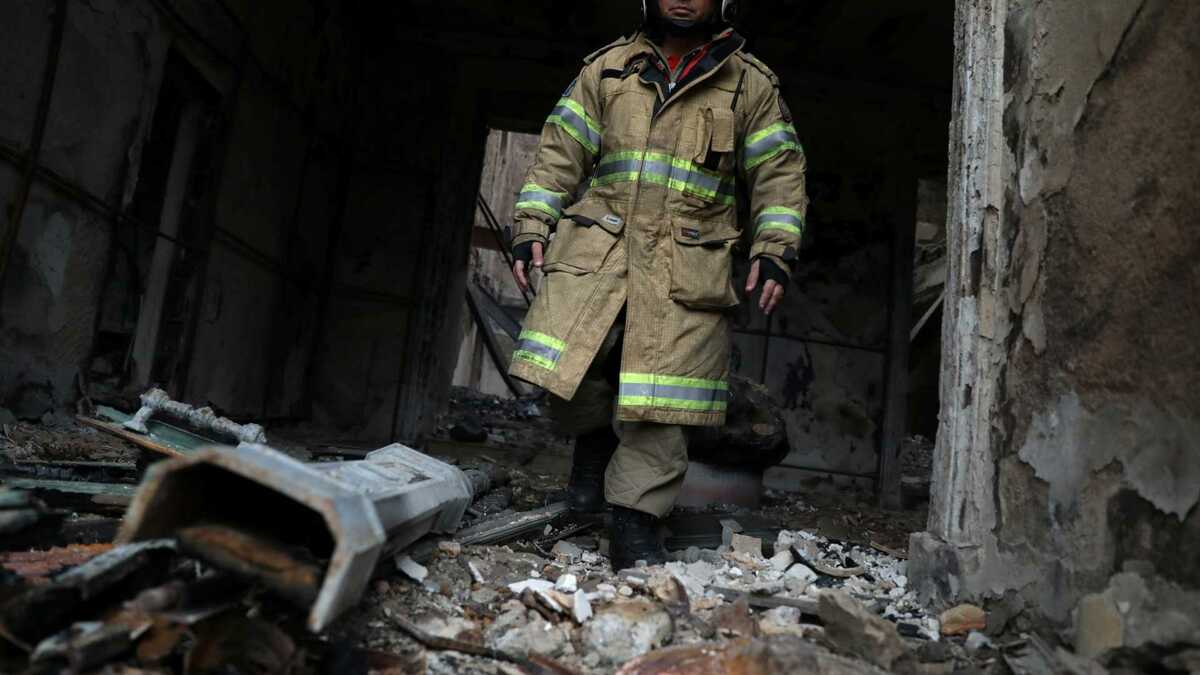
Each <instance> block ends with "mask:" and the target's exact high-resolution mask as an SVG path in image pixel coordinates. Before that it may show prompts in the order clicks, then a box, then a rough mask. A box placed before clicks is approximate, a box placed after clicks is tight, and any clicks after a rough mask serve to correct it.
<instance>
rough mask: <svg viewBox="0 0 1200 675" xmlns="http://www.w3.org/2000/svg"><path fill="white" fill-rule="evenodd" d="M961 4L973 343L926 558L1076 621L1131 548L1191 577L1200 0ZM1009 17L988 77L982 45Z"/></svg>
mask: <svg viewBox="0 0 1200 675" xmlns="http://www.w3.org/2000/svg"><path fill="white" fill-rule="evenodd" d="M959 7H960V10H959V11H960V36H959V37H960V39H959V51H960V57H959V83H958V88H957V92H956V93H957V96H958V97H959V105H958V112H959V119H957V120H956V125H958V131H959V133H957V134H956V135H955V140H956V144H955V145H954V146H953V147H952V154H955V153H961V157H963V158H965V159H962V160H959V161H958V167H957V168H959V169H962V170H963V173H960V174H959V175H957V176H956V175H954V174H953V173H952V176H951V181H952V189H951V197H952V199H951V202H952V210H951V218H952V219H951V226H952V238H957V242H953V241H952V244H951V255H952V256H955V255H956V254H957V255H958V256H959V257H958V259H957V260H953V261H952V266H951V288H952V292H954V293H956V294H957V297H953V298H952V299H953V304H954V307H953V309H952V310H951V311H948V314H947V321H946V326H945V332H946V338H947V340H953V341H954V343H955V344H954V346H953V347H951V348H950V349H948V352H947V359H946V361H945V362H944V363H945V365H944V371H943V383H944V384H943V409H942V430H941V436H940V437H939V444H938V451H937V453H936V456H935V490H934V492H935V494H934V498H933V509H932V512H931V514H930V527H929V530H930V531H929V533H927V534H924V535H918V536H916V537H915V538H914V542H913V543H914V546H913V548H914V575H915V576H916V577H918V578H921V583H922V584H923V589H924V591H925V593H926V594H927V595H930V596H933V597H935V598H938V599H942V600H950V599H952V598H953V597H956V596H966V597H971V598H976V599H978V598H986V597H996V596H999V595H1002V594H1004V593H1005V592H1008V591H1016V592H1018V593H1019V594H1020V595H1021V596H1023V597H1024V599H1025V600H1026V602H1027V603H1028V604H1029V605H1030V606H1032V607H1034V608H1036V609H1035V613H1036V614H1037V615H1038V616H1040V617H1042V618H1046V619H1049V620H1051V621H1052V622H1055V623H1058V624H1063V623H1065V622H1066V621H1067V620H1068V619H1069V617H1070V612H1071V610H1072V609H1073V608H1074V607H1075V605H1076V603H1077V601H1078V599H1079V598H1080V596H1081V595H1082V594H1085V593H1089V592H1095V591H1099V590H1101V589H1103V588H1104V586H1105V585H1106V584H1107V583H1108V580H1109V577H1110V576H1112V575H1113V574H1114V573H1115V572H1117V571H1119V570H1120V569H1121V568H1122V566H1123V565H1124V564H1125V563H1127V562H1129V561H1132V560H1148V561H1149V562H1150V563H1152V564H1153V565H1154V566H1155V567H1156V568H1157V570H1158V572H1159V573H1160V574H1161V575H1162V576H1164V577H1165V578H1167V579H1170V580H1172V581H1175V582H1179V583H1181V584H1184V585H1186V586H1191V587H1193V588H1194V587H1196V586H1197V584H1198V583H1200V574H1198V573H1197V572H1196V570H1197V569H1200V537H1197V536H1196V535H1197V532H1198V531H1200V508H1197V507H1196V503H1197V501H1200V464H1198V463H1197V461H1196V458H1197V457H1198V456H1200V392H1198V391H1197V389H1196V387H1195V383H1196V382H1197V381H1200V347H1198V346H1197V337H1200V300H1198V298H1200V265H1197V263H1196V260H1197V259H1198V256H1200V236H1197V234H1196V231H1195V226H1194V219H1195V216H1194V214H1195V213H1196V212H1197V209H1198V208H1200V195H1198V193H1197V191H1196V189H1195V186H1196V185H1197V184H1200V165H1198V164H1197V162H1196V157H1197V156H1200V147H1198V145H1200V122H1198V120H1197V118H1196V115H1195V111H1196V110H1197V109H1200V91H1198V90H1197V88H1196V86H1195V83H1196V81H1197V78H1200V45H1198V44H1197V42H1196V41H1195V37H1194V36H1195V34H1196V32H1197V30H1200V5H1198V4H1196V3H1190V2H1172V1H1170V0H1114V1H1113V2H1104V3H1094V2H1088V1H1086V0H1064V1H1057V0H1056V1H1055V2H1044V1H1039V0H1010V1H1009V2H1003V1H997V0H979V1H972V2H960V5H959ZM1001 27H1002V29H1003V31H1004V35H1005V39H1004V43H1003V70H1002V77H1003V80H1002V81H1003V94H1002V97H1001V96H999V95H997V96H996V97H994V98H993V97H988V96H986V95H983V94H981V91H985V90H987V88H988V87H989V86H992V83H994V82H996V81H997V80H998V79H999V75H1000V73H1001V71H1000V69H999V68H998V65H999V64H997V63H996V62H994V61H988V60H987V59H986V58H985V57H984V56H983V55H982V54H981V53H980V50H982V49H983V47H984V46H985V45H986V43H987V41H988V34H989V31H990V34H991V35H996V34H997V30H998V29H1000V28H1001ZM996 46H998V45H996ZM985 51H986V50H985ZM998 53H999V51H998V50H993V51H992V54H993V58H994V56H995V54H998ZM964 73H965V74H966V79H964ZM995 93H996V94H999V91H997V92H995ZM969 99H974V100H975V101H982V103H979V104H975V103H972V102H971V100H969ZM988 102H990V103H991V105H986V103H988ZM1001 110H1002V112H1003V126H1002V127H1000V126H998V125H997V124H996V122H997V121H998V120H996V119H995V118H994V117H993V116H995V115H998V114H999V113H1000V111H1001ZM989 119H990V120H991V121H990V122H989V121H988V120H989ZM977 157H978V158H983V159H982V161H978V162H975V160H974V158H977ZM972 162H975V163H972ZM972 181H977V182H978V183H979V184H981V185H984V186H987V188H986V189H984V190H982V191H977V192H973V193H960V195H961V194H965V195H966V196H965V197H963V198H962V199H960V200H959V201H958V204H959V207H958V208H957V209H955V208H954V206H953V204H954V203H955V194H956V191H955V188H956V187H959V188H961V187H963V186H969V185H971V183H972ZM980 195H982V198H980ZM956 217H957V218H958V220H957V223H956ZM971 233H976V234H971ZM947 344H949V342H947Z"/></svg>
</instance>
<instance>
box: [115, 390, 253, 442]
mask: <svg viewBox="0 0 1200 675" xmlns="http://www.w3.org/2000/svg"><path fill="white" fill-rule="evenodd" d="M141 401H142V407H141V408H140V409H139V410H138V411H137V413H136V414H134V416H133V418H132V419H130V420H129V421H127V422H125V423H124V424H122V425H121V426H123V427H125V428H126V429H129V430H130V431H136V432H137V433H139V434H149V433H150V430H149V429H147V428H146V422H148V421H150V418H151V417H152V416H154V415H156V414H159V413H166V414H168V415H170V416H171V417H174V418H176V419H180V420H185V421H187V423H188V424H190V425H191V426H192V427H194V428H196V429H198V430H200V431H212V432H213V433H216V434H219V435H220V436H228V437H232V438H235V439H237V440H238V441H239V442H241V443H258V444H262V443H266V442H267V434H266V431H265V430H264V429H263V428H262V426H261V425H258V424H238V423H237V422H234V421H233V420H230V419H227V418H224V417H218V416H217V415H216V413H214V412H213V410H212V408H209V407H207V406H205V407H203V408H194V407H192V406H190V405H188V404H186V403H180V402H179V401H172V400H171V397H170V396H168V395H167V392H165V391H163V390H162V389H151V390H150V391H148V392H146V393H144V394H142V396H141Z"/></svg>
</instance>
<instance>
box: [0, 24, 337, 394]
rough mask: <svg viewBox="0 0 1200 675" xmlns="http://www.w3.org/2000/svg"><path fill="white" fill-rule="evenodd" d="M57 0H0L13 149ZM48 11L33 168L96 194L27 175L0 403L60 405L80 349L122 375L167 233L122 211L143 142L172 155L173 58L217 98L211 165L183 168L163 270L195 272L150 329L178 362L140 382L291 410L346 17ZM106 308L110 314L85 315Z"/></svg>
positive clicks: (153, 220) (308, 334) (308, 318)
mask: <svg viewBox="0 0 1200 675" xmlns="http://www.w3.org/2000/svg"><path fill="white" fill-rule="evenodd" d="M55 5H56V3H55V2H52V1H48V0H28V1H22V2H18V3H16V4H15V5H13V6H11V7H6V9H5V21H4V25H3V27H2V28H0V31H4V37H3V39H0V50H4V53H5V56H4V58H3V62H4V63H5V64H6V67H5V68H4V69H3V70H4V72H3V74H2V75H0V77H3V78H5V79H6V81H5V82H4V86H3V88H4V90H5V92H6V94H5V99H4V102H3V105H0V141H2V142H3V143H4V145H5V146H7V147H9V148H11V149H12V150H14V151H16V152H24V151H25V150H26V149H27V148H28V146H29V144H30V142H29V139H30V138H31V135H32V131H31V130H32V127H33V125H34V117H35V108H36V104H37V101H38V99H39V95H40V92H41V90H42V87H43V81H42V79H41V78H40V77H39V76H40V74H41V73H42V71H43V67H44V65H45V63H46V62H47V53H48V51H49V50H48V47H49V45H48V41H49V35H50V33H51V26H52V23H53V21H54V17H55V15H56V13H55V11H53V10H54V7H55ZM63 5H64V7H65V9H66V12H65V21H66V25H65V30H64V35H63V39H62V44H61V49H60V51H59V52H58V53H59V61H58V64H57V68H56V69H53V71H54V73H55V79H54V86H53V89H52V90H51V91H52V98H51V102H50V106H49V115H48V123H47V125H46V129H45V144H44V147H43V148H42V152H41V156H40V158H39V162H40V164H41V165H42V166H44V167H45V168H47V169H49V170H51V171H53V172H55V173H57V174H58V175H59V176H61V177H63V178H64V179H65V180H66V181H67V182H69V184H70V185H71V186H73V187H75V188H78V189H81V190H82V191H84V192H86V193H88V194H90V195H92V196H94V197H96V198H98V200H99V201H100V202H102V203H101V204H99V205H98V206H97V205H93V206H92V207H91V208H84V207H82V206H81V205H80V199H79V196H78V195H74V196H72V195H71V194H69V192H70V191H69V190H67V191H64V190H63V189H51V188H50V187H49V186H48V185H47V182H46V181H45V180H44V179H42V178H38V179H36V180H35V181H34V186H33V194H32V198H31V199H30V202H29V206H28V207H27V208H26V210H25V214H24V217H23V219H22V223H21V228H20V235H19V238H18V241H17V247H16V249H15V252H14V254H13V256H12V258H11V260H10V267H9V269H8V275H7V278H6V283H5V286H4V292H3V297H2V298H0V313H2V325H0V354H3V356H0V405H8V406H10V407H12V408H14V411H15V412H17V414H18V415H21V416H37V415H40V414H41V413H42V412H44V411H45V410H46V409H47V408H51V407H61V406H65V405H67V404H69V403H70V402H71V401H73V400H74V398H75V396H76V393H77V392H76V388H75V386H74V380H75V377H76V375H77V374H82V375H84V376H85V377H86V376H88V375H89V371H90V370H91V368H92V366H93V356H102V357H104V359H103V360H104V363H105V364H106V367H105V368H104V369H102V370H103V372H101V373H97V374H98V375H103V376H111V375H113V374H114V373H113V372H112V370H114V369H116V370H126V369H132V368H131V363H130V360H129V359H130V358H131V351H130V349H131V348H130V343H131V341H132V335H131V333H132V332H133V329H134V327H136V324H137V320H138V318H139V306H140V305H141V303H142V300H143V298H144V297H145V293H146V283H147V282H148V280H149V278H150V275H149V270H148V269H147V267H148V266H147V265H145V263H147V262H148V261H149V253H150V252H153V251H154V247H155V245H156V242H157V243H158V244H161V243H162V242H164V241H166V240H164V239H161V238H159V239H157V240H156V238H155V232H156V231H157V229H158V227H159V216H160V213H159V212H157V211H155V212H153V213H150V214H140V213H136V210H137V205H138V189H139V186H141V184H142V183H143V182H145V181H147V180H149V181H153V180H154V179H155V178H156V176H154V175H149V176H147V175H143V173H142V171H143V169H145V170H146V171H150V172H156V171H160V170H164V169H165V167H160V166H151V167H143V166H142V164H141V163H142V162H143V161H144V160H145V159H146V157H147V155H146V151H147V148H148V147H150V146H151V145H152V144H154V143H155V142H156V141H158V142H162V141H163V140H164V139H165V140H166V141H167V146H166V147H167V149H168V156H169V150H170V145H171V139H173V138H174V134H175V133H176V129H174V128H160V129H155V128H153V124H152V122H153V121H154V120H155V112H156V107H157V106H158V104H159V103H161V102H162V98H161V97H162V95H163V92H164V91H166V89H165V87H164V65H165V64H166V63H167V62H168V60H169V55H174V56H173V58H178V59H180V60H181V62H184V63H186V64H187V67H188V68H191V69H194V70H195V71H196V72H197V73H199V74H200V75H201V77H202V78H203V79H204V80H205V81H206V85H207V86H209V87H211V89H212V91H213V97H214V99H213V100H214V105H213V106H212V107H211V108H209V109H207V110H206V111H205V112H206V114H207V116H206V117H205V118H204V121H203V122H202V127H203V128H204V129H205V130H206V131H205V132H204V133H205V134H206V135H205V136H204V140H205V141H211V143H212V145H213V146H216V147H208V148H205V149H204V151H203V153H202V154H205V156H206V157H208V158H209V159H210V160H211V164H210V165H205V166H201V165H200V163H199V162H197V163H196V164H195V165H194V166H192V167H190V168H188V167H185V170H187V171H190V177H189V178H188V179H186V180H185V181H184V183H188V184H189V192H188V194H187V199H184V200H183V201H184V203H185V204H186V205H187V208H191V209H194V210H195V212H196V213H197V214H198V217H199V219H200V220H203V221H204V223H203V226H197V227H196V228H194V229H192V230H186V231H184V232H182V233H181V234H180V237H179V239H180V243H179V247H180V251H182V252H179V253H178V254H177V256H176V262H175V270H176V273H175V275H174V276H176V277H178V276H179V274H178V273H177V272H178V270H180V269H181V267H180V265H181V263H180V261H182V260H184V258H187V261H186V264H183V266H182V268H186V269H188V270H191V271H193V272H195V273H196V274H195V276H194V277H193V278H192V279H191V281H190V282H189V283H190V287H189V288H190V290H187V291H186V292H184V291H181V292H177V293H174V294H172V295H169V296H168V306H167V307H165V311H164V318H163V321H164V325H166V322H172V321H174V322H176V324H178V325H177V326H173V327H172V330H170V331H168V330H166V329H164V331H163V334H165V335H167V336H168V337H166V338H164V340H163V341H162V342H163V343H162V344H160V345H159V350H158V351H159V353H160V354H161V353H164V352H170V353H171V354H172V355H175V354H177V357H174V356H173V358H175V360H176V361H178V367H171V368H168V369H166V370H165V371H159V372H156V375H155V377H154V380H155V381H158V382H160V383H161V384H163V385H164V386H166V385H170V386H171V389H172V391H173V393H175V394H176V395H177V396H180V397H182V398H187V399H190V400H194V401H199V402H211V403H213V404H215V405H217V406H219V407H220V408H222V409H223V410H226V411H228V412H229V413H231V414H235V415H240V416H256V417H257V416H261V415H263V414H274V415H281V416H293V415H296V414H297V413H298V412H300V411H301V410H300V409H301V408H302V406H301V405H300V401H299V398H300V396H299V394H298V393H297V392H300V391H302V389H301V388H300V387H299V386H295V385H300V384H303V374H304V367H305V366H306V365H307V351H308V349H307V345H308V344H309V343H311V340H312V336H313V334H314V331H315V327H316V324H317V320H316V317H315V316H314V312H315V309H316V308H317V306H318V303H317V302H316V296H317V293H316V290H315V285H308V286H306V284H308V282H309V281H310V280H311V279H313V278H319V277H320V276H321V275H320V268H321V267H322V266H323V265H324V260H325V255H324V249H325V246H324V244H325V235H324V232H323V230H324V228H327V227H329V225H330V223H331V222H332V220H333V217H332V216H331V215H330V214H329V211H330V208H329V203H330V201H331V199H332V195H331V192H332V191H333V188H334V186H335V184H336V180H329V178H330V174H336V170H337V168H338V155H337V154H336V153H334V152H331V147H330V146H331V145H334V144H335V143H336V142H337V137H338V135H339V134H340V132H341V127H342V126H344V122H345V117H346V109H345V107H344V105H343V104H344V102H345V100H346V99H347V98H349V97H348V95H347V88H348V86H349V81H348V78H347V74H348V73H350V72H352V66H353V65H354V64H355V63H357V61H358V60H359V58H358V57H356V56H354V52H353V50H352V49H351V48H350V47H349V46H348V45H349V41H348V40H346V39H345V36H344V31H345V25H344V22H343V20H342V17H339V16H338V15H337V14H336V13H332V12H330V11H329V10H328V9H321V8H318V7H316V6H313V5H309V4H305V5H304V6H303V7H296V6H293V3H282V2H274V3H257V2H256V3H246V2H231V3H228V4H225V5H222V6H216V5H214V4H211V3H192V2H165V1H161V0H154V1H152V0H143V1H137V2H122V3H112V2H90V1H84V0H68V1H67V2H65V3H63ZM214 129H215V131H212V130H214ZM0 176H2V178H0V181H2V182H0V190H2V194H3V197H4V201H5V202H6V204H7V205H8V206H9V209H7V210H6V213H5V218H11V217H12V213H11V209H12V206H13V202H14V201H15V195H16V193H17V186H16V179H15V176H16V173H15V172H14V171H13V168H12V166H11V164H9V163H5V164H3V165H0ZM193 202H199V203H193ZM334 215H336V214H334ZM163 217H164V218H165V216H163ZM4 224H5V226H6V227H9V226H11V225H12V223H10V222H7V221H6V222H5V223H4ZM314 241H315V242H317V245H316V246H313V245H312V243H313V242H314ZM168 245H170V244H168ZM164 283H167V281H166V279H164ZM170 283H174V282H173V281H172V282H170ZM105 298H107V299H110V300H112V301H111V302H105V301H104V299H105ZM102 307H103V308H108V309H112V308H115V312H109V313H108V314H107V315H105V316H100V317H98V316H97V312H98V310H99V309H100V308H102ZM114 313H115V314H116V315H118V316H112V314H114ZM122 313H124V316H120V315H121V314H122ZM281 324H282V325H281ZM120 333H126V335H124V336H121V335H119V334H120ZM98 337H102V338H103V339H98ZM122 337H124V339H125V342H122V341H121V338H122ZM112 338H116V339H115V340H114V339H112ZM110 352H111V353H110ZM133 355H134V356H136V355H137V354H136V353H135V354H133ZM193 362H194V363H195V367H191V366H192V365H193ZM140 365H141V368H142V370H143V371H144V370H148V369H149V368H150V365H149V364H140ZM119 381H120V377H117V378H115V379H114V382H119ZM289 385H292V386H290V387H289ZM272 390H273V391H274V392H275V394H276V395H275V396H274V397H273V398H274V405H273V406H272V407H271V408H270V409H268V406H267V405H266V403H265V399H266V398H268V391H272Z"/></svg>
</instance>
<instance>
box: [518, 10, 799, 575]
mask: <svg viewBox="0 0 1200 675" xmlns="http://www.w3.org/2000/svg"><path fill="white" fill-rule="evenodd" d="M736 5H737V3H736V1H735V0H723V1H722V0H644V1H643V3H642V11H643V19H644V21H643V26H642V29H641V30H639V31H638V32H636V33H635V34H633V35H632V36H630V37H627V38H622V39H620V40H617V41H616V42H614V43H612V44H610V45H608V46H606V47H604V48H603V49H601V50H599V51H597V52H595V53H594V54H592V55H590V56H588V57H587V58H586V59H584V66H583V69H582V71H581V72H580V73H579V76H578V78H577V79H576V80H575V81H574V82H572V83H571V84H570V86H569V87H567V90H566V91H565V92H564V93H563V95H562V98H561V99H560V100H559V101H558V104H557V105H556V107H555V108H554V109H553V111H552V113H551V114H550V116H549V118H548V119H547V120H546V124H545V127H544V128H543V132H542V137H541V145H540V147H539V149H538V153H537V157H536V161H535V162H534V165H533V167H532V169H530V172H529V175H528V178H527V180H526V182H525V185H524V187H523V188H522V192H521V194H520V197H519V198H518V200H517V204H516V213H515V217H514V223H515V224H514V228H513V239H512V244H513V250H514V254H515V258H516V263H515V264H514V266H513V274H514V276H515V277H516V280H517V283H518V284H519V285H520V286H521V287H522V288H525V287H527V285H528V276H527V275H528V272H529V270H530V268H531V267H534V268H540V269H541V271H542V272H543V273H544V275H545V278H544V281H543V282H542V284H541V288H540V289H539V292H538V295H537V299H536V300H535V302H534V303H533V307H532V308H531V309H530V311H529V315H528V316H527V318H526V320H525V323H524V327H523V328H524V330H523V331H522V333H521V335H520V337H519V339H518V344H517V347H516V350H515V351H514V354H513V359H512V365H511V368H510V372H511V373H512V375H513V376H515V377H518V378H520V379H522V380H525V381H527V382H530V383H533V384H535V385H538V386H540V387H543V388H544V389H546V390H547V391H549V392H550V394H552V396H551V397H550V413H551V415H552V416H553V417H554V418H555V420H556V421H557V422H558V424H559V425H560V426H561V427H562V428H563V429H564V430H565V431H566V432H568V433H571V434H573V435H574V436H575V437H576V444H575V453H574V457H573V466H572V470H571V477H570V481H569V483H568V500H569V503H570V505H571V508H572V509H573V510H575V511H578V512H598V511H601V510H603V509H604V507H605V503H606V502H607V504H610V505H611V506H612V546H611V549H610V554H611V557H612V563H613V568H614V569H623V568H626V567H631V566H633V565H634V564H635V562H636V561H638V560H645V561H646V562H648V563H650V564H658V563H662V562H664V561H665V555H666V553H665V551H664V549H663V548H662V545H661V544H660V543H659V540H658V537H657V521H658V519H660V518H662V517H664V516H665V515H666V514H667V513H668V512H669V511H670V510H671V508H672V507H673V505H674V503H675V499H676V496H677V495H678V493H679V489H680V486H681V484H682V482H683V477H684V473H685V472H686V470H687V462H688V458H687V438H688V429H689V427H693V426H718V425H721V424H723V423H724V421H725V410H726V405H727V403H728V392H729V387H728V377H729V357H730V342H731V335H730V328H731V319H730V310H731V308H733V307H734V306H736V305H737V304H738V302H739V301H738V297H737V293H736V291H735V289H734V287H733V280H732V269H733V249H734V246H735V244H736V243H737V241H738V240H739V238H740V237H741V235H742V232H741V229H740V227H739V219H738V213H739V202H740V201H742V200H743V198H744V199H745V200H746V203H745V205H744V206H745V207H746V208H747V209H748V213H749V217H748V221H747V229H749V230H750V232H748V233H747V234H748V238H750V239H751V240H752V243H751V245H750V250H749V255H750V258H751V260H752V263H751V268H750V274H749V278H748V281H747V284H746V292H747V294H751V293H752V292H753V291H755V290H756V289H757V288H758V287H759V282H762V292H761V295H760V296H759V297H758V299H757V303H758V306H759V308H760V310H761V311H763V312H764V313H766V314H770V313H771V311H772V310H774V309H775V307H776V306H777V305H778V304H779V302H780V300H781V299H782V298H783V295H784V290H785V287H786V285H787V282H788V279H789V277H790V274H791V271H792V266H793V264H794V263H795V260H796V254H797V250H798V248H799V246H800V240H801V238H802V236H803V234H804V226H805V211H806V209H807V205H808V199H807V197H806V196H805V186H804V171H805V159H804V152H803V149H802V148H801V146H800V142H799V140H798V138H797V135H796V130H795V128H794V127H793V125H792V117H791V113H790V112H789V110H788V107H787V105H786V104H785V103H784V101H783V98H782V97H781V96H780V93H779V81H778V80H777V79H776V77H775V75H774V74H773V73H772V72H771V71H770V70H769V69H768V68H767V67H766V66H765V65H763V63H762V62H761V61H759V60H757V59H756V58H754V57H753V56H751V55H750V54H748V53H746V52H745V51H744V50H743V47H744V44H745V40H744V38H742V37H741V36H740V35H738V33H737V32H736V31H735V30H733V28H732V23H733V21H734V19H735V15H736V12H737V7H736ZM585 180H587V181H589V183H588V184H587V186H586V190H585V191H582V195H581V196H579V199H578V200H577V201H576V200H575V199H574V197H575V196H577V195H579V194H580V192H581V190H580V188H581V187H582V183H583V181H585ZM552 232H553V233H554V239H553V241H551V240H550V235H551V233H552ZM739 250H744V249H741V248H740V247H739ZM614 427H615V430H614Z"/></svg>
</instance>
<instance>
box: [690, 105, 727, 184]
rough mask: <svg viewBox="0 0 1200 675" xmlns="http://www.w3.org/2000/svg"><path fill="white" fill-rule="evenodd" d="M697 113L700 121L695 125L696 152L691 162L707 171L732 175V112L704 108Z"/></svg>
mask: <svg viewBox="0 0 1200 675" xmlns="http://www.w3.org/2000/svg"><path fill="white" fill-rule="evenodd" d="M699 113H700V119H699V123H698V124H697V125H696V132H697V135H696V152H695V156H694V157H693V158H692V161H694V162H695V163H696V164H699V165H700V166H702V167H704V168H705V169H708V170H709V171H716V172H718V173H722V174H731V173H733V170H734V168H735V167H734V161H735V160H734V149H735V148H736V143H735V139H736V134H735V128H734V119H733V111H732V110H726V109H724V108H704V109H702V110H700V111H699Z"/></svg>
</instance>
